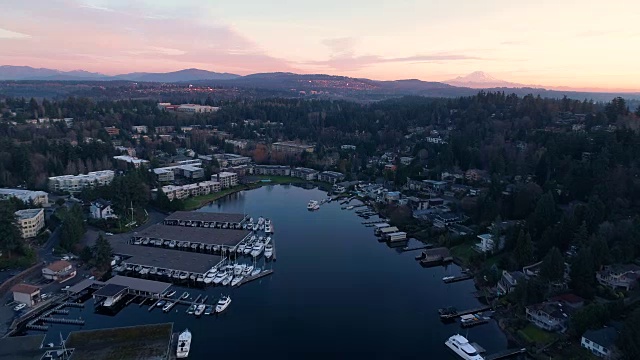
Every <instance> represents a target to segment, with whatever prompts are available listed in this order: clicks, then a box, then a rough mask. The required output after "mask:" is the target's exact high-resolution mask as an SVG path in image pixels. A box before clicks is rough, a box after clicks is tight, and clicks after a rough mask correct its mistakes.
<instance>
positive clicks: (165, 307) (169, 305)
mask: <svg viewBox="0 0 640 360" xmlns="http://www.w3.org/2000/svg"><path fill="white" fill-rule="evenodd" d="M172 307H173V302H171V301H169V302H168V303H166V304H164V306H163V307H162V311H164V312H169V310H171V308H172Z"/></svg>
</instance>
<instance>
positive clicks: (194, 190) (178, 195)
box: [152, 181, 222, 200]
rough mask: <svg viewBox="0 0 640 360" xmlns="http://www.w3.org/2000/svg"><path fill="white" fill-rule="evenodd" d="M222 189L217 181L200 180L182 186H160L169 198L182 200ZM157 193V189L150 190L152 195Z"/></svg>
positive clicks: (154, 195)
mask: <svg viewBox="0 0 640 360" xmlns="http://www.w3.org/2000/svg"><path fill="white" fill-rule="evenodd" d="M220 190H222V187H221V185H220V183H219V182H217V181H201V182H199V183H195V184H187V185H182V186H174V185H167V186H163V187H162V191H163V192H164V193H165V195H167V198H169V200H174V199H178V200H182V199H186V198H188V197H191V196H200V195H207V194H211V193H215V192H219V191H220ZM157 195H158V190H157V189H154V190H153V191H152V196H153V197H154V198H155V197H156V196H157Z"/></svg>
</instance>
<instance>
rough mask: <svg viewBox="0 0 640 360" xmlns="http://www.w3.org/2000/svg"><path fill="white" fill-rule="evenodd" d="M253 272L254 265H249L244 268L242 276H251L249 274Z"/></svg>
mask: <svg viewBox="0 0 640 360" xmlns="http://www.w3.org/2000/svg"><path fill="white" fill-rule="evenodd" d="M252 271H253V265H248V266H246V267H245V268H244V270H242V276H249V274H251V272H252Z"/></svg>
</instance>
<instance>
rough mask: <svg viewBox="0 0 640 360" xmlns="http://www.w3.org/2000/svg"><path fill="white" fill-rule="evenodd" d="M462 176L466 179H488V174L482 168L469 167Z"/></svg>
mask: <svg viewBox="0 0 640 360" xmlns="http://www.w3.org/2000/svg"><path fill="white" fill-rule="evenodd" d="M464 178H465V179H467V180H468V181H476V182H477V181H487V180H489V175H488V173H487V172H486V171H484V170H479V169H469V170H467V171H466V172H465V173H464Z"/></svg>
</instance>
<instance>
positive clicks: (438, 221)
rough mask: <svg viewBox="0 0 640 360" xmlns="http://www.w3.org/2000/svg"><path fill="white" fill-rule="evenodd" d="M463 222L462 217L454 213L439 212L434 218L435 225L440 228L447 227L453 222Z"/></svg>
mask: <svg viewBox="0 0 640 360" xmlns="http://www.w3.org/2000/svg"><path fill="white" fill-rule="evenodd" d="M461 222H462V217H461V216H460V215H457V214H453V213H443V214H437V215H436V216H435V218H434V219H433V226H435V227H438V228H445V227H447V226H450V225H453V224H459V223H461Z"/></svg>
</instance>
